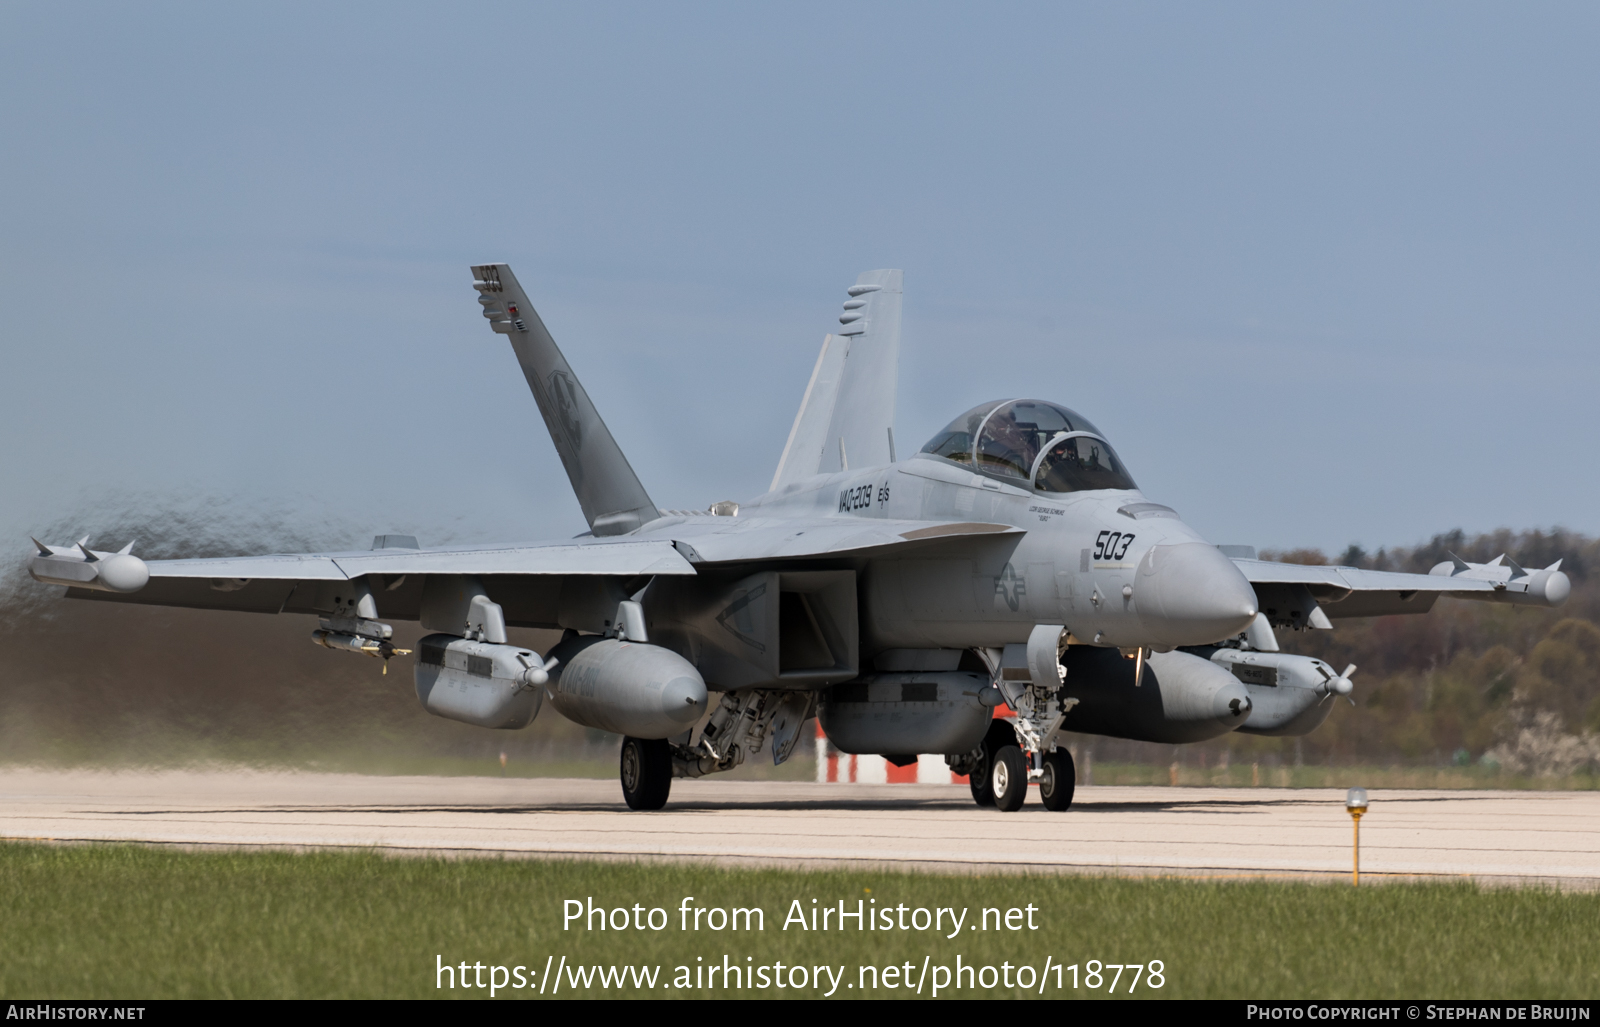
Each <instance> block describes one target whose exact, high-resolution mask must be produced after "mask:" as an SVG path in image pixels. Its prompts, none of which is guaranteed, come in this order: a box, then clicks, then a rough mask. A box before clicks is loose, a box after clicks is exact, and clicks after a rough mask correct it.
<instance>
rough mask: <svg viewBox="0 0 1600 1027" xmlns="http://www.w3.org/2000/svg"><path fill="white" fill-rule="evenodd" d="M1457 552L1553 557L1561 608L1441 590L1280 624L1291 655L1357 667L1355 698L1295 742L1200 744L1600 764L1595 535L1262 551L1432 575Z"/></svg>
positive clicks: (1406, 758)
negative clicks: (1425, 598)
mask: <svg viewBox="0 0 1600 1027" xmlns="http://www.w3.org/2000/svg"><path fill="white" fill-rule="evenodd" d="M1451 553H1454V554H1456V555H1457V556H1460V557H1461V558H1462V559H1464V560H1467V561H1469V562H1472V563H1483V562H1486V561H1489V560H1492V559H1494V558H1495V557H1497V556H1500V555H1502V554H1504V555H1506V556H1509V557H1510V558H1511V559H1513V560H1515V561H1516V562H1517V563H1518V564H1520V565H1522V566H1523V567H1528V568H1536V567H1545V566H1548V565H1549V564H1551V563H1554V562H1555V561H1556V560H1560V561H1562V563H1561V569H1562V570H1564V571H1565V572H1566V573H1567V574H1568V576H1569V577H1571V579H1572V596H1571V598H1569V599H1568V600H1567V602H1566V605H1564V606H1563V607H1561V608H1560V609H1558V610H1542V609H1531V608H1527V607H1516V606H1509V605H1502V604H1499V603H1484V602H1467V601H1464V600H1457V599H1449V598H1444V599H1440V600H1439V601H1438V603H1436V604H1435V606H1434V608H1433V610H1432V611H1431V612H1429V613H1426V614H1414V615H1408V616H1401V617H1372V618H1361V619H1353V620H1335V621H1334V622H1333V624H1334V630H1332V631H1317V630H1307V631H1303V632H1293V631H1282V632H1279V634H1278V639H1279V642H1280V644H1281V645H1282V647H1283V649H1284V650H1285V651H1286V652H1295V653H1304V654H1305V655H1308V656H1316V657H1320V658H1321V659H1324V660H1326V661H1327V662H1329V663H1331V664H1333V666H1334V667H1335V668H1336V669H1342V668H1343V667H1344V666H1345V665H1346V664H1349V663H1354V664H1356V666H1357V668H1358V669H1357V671H1356V674H1355V676H1354V681H1355V693H1354V694H1353V696H1352V698H1353V699H1354V700H1355V705H1354V706H1351V705H1350V704H1349V703H1347V702H1346V701H1344V700H1338V705H1337V706H1336V707H1335V709H1334V711H1333V713H1332V714H1331V715H1330V716H1329V718H1328V721H1327V722H1326V723H1325V724H1323V725H1322V727H1320V728H1318V729H1317V730H1316V731H1315V732H1313V733H1312V734H1310V735H1307V736H1305V737H1304V738H1303V739H1299V740H1298V741H1297V740H1296V739H1275V738H1253V737H1251V736H1248V735H1240V734H1233V735H1229V736H1227V737H1226V738H1225V739H1223V740H1220V741H1219V742H1214V743H1208V745H1207V746H1205V747H1203V748H1202V751H1205V750H1210V751H1212V752H1217V750H1226V751H1228V752H1229V753H1230V754H1231V755H1233V756H1236V757H1238V758H1244V759H1260V758H1262V757H1263V756H1268V757H1272V758H1274V759H1275V760H1283V761H1290V760H1301V761H1304V762H1305V763H1324V764H1325V763H1372V762H1377V763H1398V764H1406V765H1413V766H1418V765H1420V766H1426V765H1451V764H1455V765H1462V764H1476V765H1480V766H1482V765H1487V766H1496V765H1498V766H1501V767H1504V768H1505V769H1506V770H1507V771H1510V772H1514V773H1518V774H1532V775H1566V774H1571V773H1574V772H1580V771H1587V772H1590V773H1593V772H1595V771H1596V770H1600V581H1597V580H1596V578H1597V577H1600V575H1596V574H1591V569H1596V570H1597V571H1600V540H1596V539H1592V538H1588V537H1586V536H1583V535H1578V534H1574V533H1572V532H1567V531H1562V530H1560V529H1557V530H1554V531H1527V532H1520V533H1518V532H1511V531H1497V532H1494V533H1492V534H1486V535H1477V536H1473V537H1468V536H1466V535H1465V534H1464V533H1462V532H1461V531H1459V530H1458V531H1452V532H1447V533H1445V534H1441V535H1435V536H1434V537H1433V538H1432V539H1430V540H1429V541H1428V542H1427V543H1426V544H1424V545H1420V546H1417V547H1415V548H1411V549H1403V548H1395V549H1379V550H1378V551H1377V552H1375V553H1368V552H1366V551H1364V550H1362V549H1361V548H1360V547H1359V546H1351V547H1349V548H1348V549H1346V550H1345V551H1344V552H1343V553H1341V554H1339V555H1338V556H1337V557H1335V558H1333V559H1331V560H1330V559H1329V558H1328V557H1327V556H1326V555H1325V554H1323V553H1322V552H1320V551H1318V550H1314V549H1296V550H1291V551H1287V552H1279V553H1271V552H1266V553H1263V554H1262V557H1263V558H1264V559H1269V560H1284V561H1287V562H1290V563H1309V564H1325V563H1336V564H1340V565H1342V566H1350V567H1363V568H1371V569H1375V570H1392V571H1407V572H1411V573H1417V574H1426V573H1427V572H1428V570H1429V569H1430V568H1432V567H1433V566H1434V565H1435V564H1438V563H1441V562H1444V561H1447V560H1449V558H1450V556H1449V554H1451ZM1217 754H1218V755H1220V752H1218V753H1217Z"/></svg>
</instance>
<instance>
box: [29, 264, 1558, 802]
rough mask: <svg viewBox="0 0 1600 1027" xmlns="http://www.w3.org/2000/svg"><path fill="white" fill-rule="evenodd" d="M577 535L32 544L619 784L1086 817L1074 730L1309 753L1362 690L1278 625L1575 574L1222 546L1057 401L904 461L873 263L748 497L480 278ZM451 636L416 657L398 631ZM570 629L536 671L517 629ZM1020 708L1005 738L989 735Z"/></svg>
mask: <svg viewBox="0 0 1600 1027" xmlns="http://www.w3.org/2000/svg"><path fill="white" fill-rule="evenodd" d="M472 271H473V275H474V287H475V288H476V290H477V292H478V302H479V304H480V305H481V306H482V312H483V315H484V317H486V318H487V319H488V321H489V326H490V327H491V328H492V329H493V330H494V331H495V332H497V333H499V334H502V335H505V336H507V338H508V339H509V340H510V342H511V346H512V350H513V351H514V352H515V354H516V357H517V360H518V362H519V363H520V364H521V367H522V370H523V374H524V375H525V376H526V377H527V380H528V385H529V387H530V388H531V389H532V391H533V394H534V398H535V400H536V401H537V402H538V405H539V411H540V413H541V414H542V415H543V417H544V421H545V425H546V427H547V428H548V429H549V431H550V437H551V440H552V441H553V442H554V443H555V447H556V452H557V453H558V454H559V455H560V457H561V462H562V464H563V466H564V467H565V468H566V471H567V475H568V477H569V478H570V479H571V482H572V487H573V491H574V492H575V493H576V494H577V498H578V502H579V505H580V506H581V507H582V509H583V514H584V517H585V519H586V520H587V521H588V523H589V531H588V532H586V533H585V534H583V535H581V536H579V537H577V538H574V539H562V540H558V541H552V542H537V543H529V544H515V545H492V546H464V547H450V548H428V547H423V546H420V545H419V544H418V541H417V540H416V539H415V538H413V537H411V536H406V535H379V536H378V537H377V538H376V539H374V541H373V547H372V549H371V550H369V551H365V552H351V553H309V554H290V555H273V556H243V557H235V558H225V559H203V560H161V561H149V562H146V561H144V560H141V559H140V558H139V557H137V556H135V555H133V553H132V547H131V546H125V547H124V548H123V549H121V550H120V551H117V552H101V551H98V550H93V549H90V548H89V546H88V539H84V540H82V541H80V542H79V543H77V545H75V546H70V547H68V546H53V545H48V544H45V543H41V542H38V541H37V540H35V546H36V554H35V556H34V557H33V559H32V561H31V562H30V565H29V570H30V573H32V575H33V576H34V578H36V579H37V580H39V581H42V582H46V583H51V584H59V585H65V586H67V593H66V594H67V596H68V597H70V598H78V599H101V600H110V601H115V602H131V603H148V604H156V605H165V606H183V607H193V608H200V609H221V610H238V611H248V612H256V613H306V614H315V615H317V616H318V617H319V626H318V628H317V629H316V630H315V631H314V632H313V633H312V637H313V640H314V641H315V642H317V643H318V644H320V645H323V646H326V647H328V648H330V649H341V650H346V651H349V652H353V653H361V654H366V655H369V656H374V657H378V658H381V659H382V660H384V661H385V665H386V666H387V661H388V660H390V659H391V658H393V657H394V656H397V655H398V656H413V657H414V663H415V668H414V672H415V679H416V690H417V697H418V698H419V699H420V700H421V702H422V704H423V706H424V707H425V708H427V709H428V710H429V711H430V712H432V713H434V714H437V715H438V716H441V717H447V718H450V719H453V720H459V721H464V722H466V723H468V724H474V725H477V726H480V727H484V728H498V729H516V728H521V727H525V726H526V725H527V724H528V723H530V722H531V721H532V720H533V719H534V717H536V716H537V715H538V713H539V710H540V708H541V706H542V704H543V703H544V702H546V701H548V702H549V703H551V705H553V706H554V707H555V708H556V709H557V710H558V711H560V712H561V714H562V715H564V716H566V717H568V718H570V719H572V720H574V721H576V722H577V723H579V724H582V725H585V726H588V727H594V728H599V729H602V730H606V731H612V732H616V733H617V734H621V735H623V736H624V739H623V743H622V751H621V780H622V791H623V796H624V798H625V800H626V801H627V804H628V805H629V806H630V807H632V808H634V809H659V808H661V806H663V805H664V804H665V803H666V801H667V798H668V795H669V792H670V790H671V786H672V781H673V779H674V778H675V777H700V776H703V775H706V774H713V773H717V772H720V771H726V770H730V769H732V768H733V767H735V766H738V765H739V764H740V763H742V762H743V761H744V760H746V759H749V758H750V757H752V756H755V755H758V754H760V753H761V752H762V751H763V749H764V748H765V749H768V750H770V752H771V755H772V758H773V760H774V761H775V762H778V763H782V762H783V761H785V760H787V759H788V758H789V757H790V756H791V755H792V753H793V752H794V749H795V746H796V744H797V743H798V742H799V740H800V739H801V737H802V736H803V734H804V728H805V726H806V725H807V723H808V722H809V721H810V720H811V718H813V717H816V718H818V720H819V722H820V724H821V726H822V729H823V731H824V732H826V734H827V735H828V737H829V739H830V740H831V741H832V742H833V744H834V745H835V746H836V747H838V748H839V749H840V750H841V751H843V752H849V753H875V754H882V755H884V756H885V757H887V758H888V759H889V760H890V761H892V762H895V763H900V764H904V763H908V762H910V761H913V760H915V759H916V758H917V756H918V754H922V753H933V754H942V755H944V756H945V759H946V762H947V763H948V764H949V765H950V767H951V768H952V769H953V770H955V771H956V772H958V773H962V774H967V775H969V780H970V782H971V788H972V795H973V798H974V800H975V801H977V802H978V803H979V804H980V805H991V806H997V807H998V808H1000V809H1002V810H1007V811H1012V810H1016V809H1019V808H1021V806H1022V804H1023V802H1024V800H1025V798H1026V796H1027V794H1028V785H1029V782H1030V781H1032V782H1035V783H1037V784H1038V787H1039V797H1040V800H1041V801H1042V802H1043V803H1044V805H1045V806H1046V807H1048V808H1050V809H1052V810H1065V809H1067V808H1068V807H1069V806H1070V805H1071V802H1072V795H1073V789H1074V783H1075V773H1074V768H1073V764H1072V756H1071V754H1070V752H1069V751H1068V750H1067V748H1066V747H1065V746H1063V745H1061V744H1059V743H1058V738H1059V736H1060V733H1061V732H1062V731H1064V730H1068V731H1076V732H1084V733H1090V734H1104V735H1113V736H1117V737H1121V738H1131V739H1137V740H1144V741H1155V742H1171V743H1182V742H1195V741H1200V740H1203V739H1207V738H1213V737H1216V736H1218V735H1221V734H1224V733H1226V732H1229V731H1244V732H1249V733H1254V734H1265V735H1300V734H1306V733H1308V732H1310V731H1312V730H1315V729H1316V727H1317V726H1318V725H1320V724H1321V723H1322V722H1323V720H1325V719H1326V718H1327V716H1328V713H1329V711H1330V710H1331V708H1332V704H1333V703H1334V702H1335V701H1336V699H1337V698H1338V697H1339V696H1347V695H1349V694H1350V693H1351V691H1352V690H1353V687H1354V685H1353V683H1352V680H1351V675H1352V673H1353V672H1354V670H1355V668H1354V667H1346V668H1344V670H1342V671H1335V670H1334V669H1333V668H1332V667H1331V666H1329V665H1327V664H1325V663H1323V662H1322V661H1320V660H1316V659H1313V658H1310V657H1304V656H1293V655H1289V654H1285V653H1282V652H1279V651H1278V643H1277V639H1276V630H1281V629H1284V628H1289V629H1294V630H1308V629H1309V630H1317V629H1321V630H1326V629H1329V628H1331V627H1332V619H1337V618H1340V617H1367V616H1374V615H1378V614H1395V613H1424V612H1426V611H1427V610H1428V609H1430V608H1431V607H1432V605H1433V603H1434V601H1435V600H1436V599H1437V598H1438V597H1439V596H1440V595H1451V596H1456V597H1458V598H1465V599H1479V600H1488V601H1495V602H1507V603H1515V604H1526V605H1545V606H1558V605H1560V604H1561V603H1562V602H1564V601H1565V599H1566V597H1567V594H1568V592H1569V591H1570V585H1569V583H1568V581H1567V577H1566V575H1564V574H1563V573H1562V572H1561V570H1560V561H1557V562H1556V563H1555V564H1553V565H1551V566H1550V567H1546V568H1543V569H1539V570H1532V571H1529V570H1524V569H1523V568H1521V567H1518V566H1517V565H1516V564H1515V563H1514V562H1512V561H1509V560H1505V559H1503V558H1501V559H1496V560H1495V561H1492V562H1491V563H1488V564H1468V563H1466V562H1464V561H1462V560H1460V559H1455V558H1453V559H1452V560H1451V561H1449V562H1446V563H1441V564H1440V565H1438V566H1437V567H1435V568H1434V569H1433V570H1432V572H1431V573H1429V574H1425V575H1421V574H1395V573H1387V572H1379V571H1368V570H1359V569H1355V568H1349V567H1306V566H1299V565H1292V564H1281V563H1272V562H1267V561H1262V560H1258V559H1256V556H1255V552H1254V550H1252V549H1249V548H1248V547H1238V546H1224V547H1218V546H1214V545H1212V544H1210V543H1209V542H1207V541H1206V540H1205V539H1203V538H1201V537H1200V535H1199V534H1198V533H1197V532H1195V531H1194V529H1192V528H1190V527H1189V526H1188V525H1187V524H1185V523H1184V522H1183V520H1182V518H1181V517H1179V515H1178V513H1177V512H1176V511H1175V510H1173V509H1172V508H1171V507H1168V506H1164V505H1162V504H1161V503H1157V502H1153V501H1151V500H1150V499H1148V498H1146V497H1145V495H1144V494H1143V493H1142V492H1141V491H1140V490H1139V488H1138V486H1137V485H1136V484H1135V482H1134V480H1133V477H1132V475H1131V472H1130V470H1129V469H1128V468H1127V467H1126V466H1125V465H1124V464H1123V462H1122V460H1121V458H1120V457H1119V456H1118V455H1117V453H1116V451H1115V450H1114V449H1113V448H1112V445H1111V443H1110V441H1109V440H1108V439H1107V438H1106V437H1105V435H1104V434H1103V433H1102V432H1101V431H1100V430H1099V429H1098V428H1096V427H1095V426H1094V424H1093V423H1092V422H1090V421H1088V420H1087V419H1086V418H1084V417H1083V416H1082V415H1081V414H1079V413H1078V412H1077V411H1076V410H1073V409H1070V408H1068V407H1064V406H1060V405H1058V404H1056V403H1053V402H1049V401H1046V400H1043V399H1006V400H996V401H992V402H987V403H983V404H980V405H979V406H976V407H974V408H972V409H971V410H968V411H966V412H965V413H962V414H961V415H959V416H958V417H956V418H955V419H954V420H952V421H951V422H950V423H949V425H948V426H946V427H945V429H944V430H942V431H941V432H939V433H938V434H937V435H935V436H934V437H933V438H932V439H931V440H929V441H928V443H927V444H926V445H925V446H923V447H922V448H921V450H920V451H918V452H916V453H912V454H909V455H907V456H905V457H904V458H901V457H899V456H898V455H897V453H896V445H895V439H894V430H893V427H892V425H893V422H894V413H895V402H896V377H897V372H898V366H899V346H900V306H901V294H902V290H901V285H902V275H901V272H899V271H893V270H886V271H869V272H866V273H865V274H863V275H861V276H860V278H859V279H858V280H857V282H856V284H854V285H853V286H851V287H850V288H849V289H848V290H847V297H848V298H847V299H846V300H845V301H844V305H843V310H842V312H841V313H840V315H839V326H838V328H837V329H835V330H834V331H833V332H832V333H831V334H829V335H828V336H827V337H826V338H825V339H824V340H823V344H822V351H821V353H820V354H819V355H818V358H817V363H816V366H815V368H814V369H813V371H812V374H811V379H810V381H809V382H808V383H807V385H806V390H805V395H804V398H803V399H802V401H801V405H800V411H799V413H798V414H797V416H796V417H795V421H794V427H793V429H792V430H791V432H790V434H789V439H788V443H787V445H786V446H785V447H784V451H783V454H782V456H781V457H780V459H779V461H778V466H777V470H776V473H775V474H774V475H773V479H772V484H771V487H770V488H769V489H768V491H767V492H766V493H764V494H763V495H760V496H758V497H756V498H754V499H751V500H749V501H747V502H744V503H735V502H729V501H723V502H718V503H713V504H712V505H711V506H710V507H709V508H708V509H705V510H662V509H660V508H658V507H657V506H656V505H655V503H654V502H653V501H652V500H651V499H650V496H649V494H648V493H647V492H646V491H645V489H644V486H643V485H642V484H641V483H640V481H639V478H638V476H637V475H636V474H635V473H634V471H633V468H632V467H631V466H630V465H629V464H628V460H627V458H626V457H625V456H624V455H623V453H622V450H621V449H620V448H619V447H618V445H617V443H616V440H615V439H614V438H612V436H611V433H610V431H608V430H607V428H606V426H605V422H604V421H603V420H601V418H600V414H599V412H598V411H596V410H595V408H594V405H593V404H592V403H591V402H590V400H589V397H588V394H587V393H586V392H585V391H584V388H583V385H582V384H581V383H580V382H579V381H578V378H577V376H576V375H575V374H573V372H572V368H571V367H570V366H569V365H568V363H567V361H566V358H565V357H564V356H563V355H562V353H561V351H560V349H559V348H557V346H556V344H555V341H554V340H553V339H552V338H551V336H550V333H549V332H548V331H547V330H546V328H545V326H544V323H543V322H542V321H541V320H540V318H539V315H538V314H537V313H536V312H535V310H534V308H533V305H532V304H531V303H530V302H529V301H528V297H527V295H526V294H525V293H524V291H523V289H522V287H521V286H520V285H519V284H518V283H517V280H516V278H515V276H513V275H512V273H511V269H510V268H509V267H508V266H506V265H504V264H487V265H482V266H478V267H474V268H473V269H472ZM393 620H419V621H420V622H421V624H422V627H423V628H425V629H427V630H429V631H431V632H433V633H432V634H428V635H425V636H424V637H423V638H422V639H421V640H420V642H419V643H418V644H417V650H416V652H415V653H411V652H410V651H408V650H403V649H397V648H395V646H394V644H393V643H392V642H391V638H392V637H393V628H392V626H391V625H390V624H389V623H388V621H393ZM508 626H513V627H529V628H556V629H565V634H564V635H563V637H562V640H561V642H560V644H558V645H556V646H555V647H554V648H552V649H551V650H550V651H549V652H547V653H542V654H541V653H537V652H534V651H533V650H530V649H526V648H522V647H519V646H514V645H510V644H509V643H508V641H507V636H506V628H507V627H508ZM997 712H998V713H1003V714H1005V715H1003V716H997V715H996V714H997Z"/></svg>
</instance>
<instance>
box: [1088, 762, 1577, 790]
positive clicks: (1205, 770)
mask: <svg viewBox="0 0 1600 1027" xmlns="http://www.w3.org/2000/svg"><path fill="white" fill-rule="evenodd" d="M1091 773H1092V776H1093V782H1092V783H1093V784H1097V785H1177V786H1179V787H1200V788H1252V787H1254V788H1348V787H1350V786H1352V785H1361V786H1362V787H1364V788H1448V789H1473V788H1479V789H1506V790H1513V791H1593V790H1595V789H1597V788H1600V777H1597V776H1595V775H1593V774H1572V775H1569V776H1567V777H1532V776H1524V775H1519V774H1512V773H1508V772H1506V771H1503V770H1500V769H1497V768H1492V767H1479V766H1471V767H1405V766H1370V765H1362V766H1348V767H1341V766H1331V767H1328V766H1304V767H1286V766H1271V765H1269V764H1266V763H1247V762H1245V763H1234V764H1231V765H1230V766H1226V767H1217V766H1211V767H1198V766H1193V765H1190V764H1181V765H1176V766H1170V765H1169V766H1159V765H1156V764H1151V763H1112V762H1109V761H1106V762H1102V761H1099V760H1096V761H1094V764H1093V767H1092V770H1091ZM1078 783H1079V784H1083V783H1085V782H1084V768H1083V764H1082V763H1079V765H1078Z"/></svg>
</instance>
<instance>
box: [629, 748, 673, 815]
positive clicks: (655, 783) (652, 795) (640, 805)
mask: <svg viewBox="0 0 1600 1027" xmlns="http://www.w3.org/2000/svg"><path fill="white" fill-rule="evenodd" d="M671 791H672V746H671V744H670V743H668V742H667V740H666V739H665V738H633V737H628V738H624V739H623V740H622V798H623V799H624V801H626V802H627V804H628V808H629V809H660V808H661V807H663V806H665V805H666V804H667V795H668V794H669V793H670V792H671Z"/></svg>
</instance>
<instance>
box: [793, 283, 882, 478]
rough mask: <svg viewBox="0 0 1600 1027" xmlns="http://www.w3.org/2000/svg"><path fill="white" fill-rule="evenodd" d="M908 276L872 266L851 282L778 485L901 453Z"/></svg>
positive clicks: (819, 359)
mask: <svg viewBox="0 0 1600 1027" xmlns="http://www.w3.org/2000/svg"><path fill="white" fill-rule="evenodd" d="M901 279H902V274H901V272H899V271H893V270H886V271H867V272H864V273H863V274H862V275H861V277H860V278H857V279H856V284H855V285H853V286H851V287H850V289H849V290H848V294H849V298H848V299H847V300H845V303H844V311H843V313H841V314H840V315H839V325H840V327H839V329H838V331H837V332H836V334H833V335H830V336H828V337H827V338H826V339H824V340H823V343H822V353H821V354H820V355H819V356H818V357H817V365H816V368H815V369H814V370H813V371H812V373H811V382H810V384H809V385H807V387H806V394H805V398H804V399H803V400H801V403H800V412H799V414H798V415H796V417H795V421H794V427H793V429H792V430H791V431H790V432H789V444H788V445H787V446H785V447H784V451H783V457H782V459H781V460H779V462H778V472H777V474H776V475H774V476H773V479H772V487H773V489H779V488H782V487H783V486H784V485H788V484H791V483H793V482H796V481H801V480H803V479H805V478H809V477H811V476H813V475H816V474H831V473H832V472H834V471H840V470H845V469H847V468H849V467H874V466H879V465H882V464H887V463H890V462H892V461H893V459H894V456H893V451H892V449H891V446H892V443H891V431H892V429H893V426H894V412H895V396H896V385H897V381H898V377H899V372H900V296H901Z"/></svg>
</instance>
